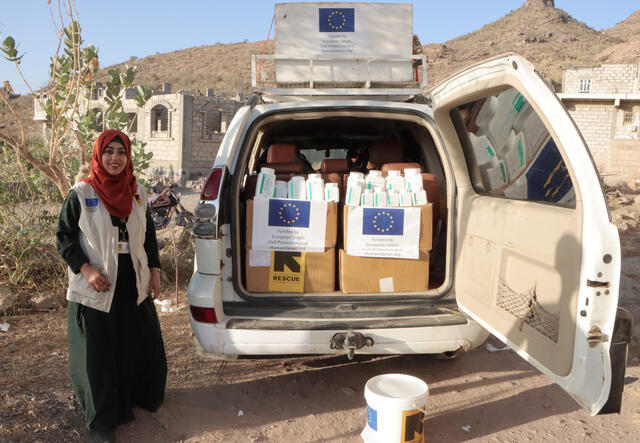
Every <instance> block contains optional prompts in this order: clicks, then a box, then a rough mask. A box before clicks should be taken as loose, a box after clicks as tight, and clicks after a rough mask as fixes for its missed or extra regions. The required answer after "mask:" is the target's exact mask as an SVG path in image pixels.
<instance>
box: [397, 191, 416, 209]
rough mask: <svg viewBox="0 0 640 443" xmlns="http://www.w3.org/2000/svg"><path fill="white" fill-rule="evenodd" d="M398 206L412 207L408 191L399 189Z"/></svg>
mask: <svg viewBox="0 0 640 443" xmlns="http://www.w3.org/2000/svg"><path fill="white" fill-rule="evenodd" d="M398 199H399V202H398V204H399V205H400V206H413V196H412V195H411V191H409V190H408V189H401V190H400V191H398Z"/></svg>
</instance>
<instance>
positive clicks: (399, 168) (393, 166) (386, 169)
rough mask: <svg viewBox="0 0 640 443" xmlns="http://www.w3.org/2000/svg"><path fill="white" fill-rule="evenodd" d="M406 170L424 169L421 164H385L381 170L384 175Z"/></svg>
mask: <svg viewBox="0 0 640 443" xmlns="http://www.w3.org/2000/svg"><path fill="white" fill-rule="evenodd" d="M406 168H418V169H422V166H420V163H385V164H384V165H382V167H381V168H380V170H381V171H382V173H383V174H386V173H387V172H389V171H403V170H404V169H406Z"/></svg>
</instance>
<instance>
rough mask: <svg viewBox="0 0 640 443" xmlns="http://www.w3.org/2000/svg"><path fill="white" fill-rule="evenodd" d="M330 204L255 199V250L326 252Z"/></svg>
mask: <svg viewBox="0 0 640 443" xmlns="http://www.w3.org/2000/svg"><path fill="white" fill-rule="evenodd" d="M326 226H327V202H326V201H321V200H313V201H308V200H290V199H275V198H270V199H267V198H256V199H255V200H254V203H253V231H252V234H251V237H252V248H253V249H256V250H259V251H303V252H323V251H324V243H325V241H324V240H325V233H326V232H325V231H326Z"/></svg>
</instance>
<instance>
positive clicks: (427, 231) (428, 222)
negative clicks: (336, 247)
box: [342, 203, 433, 251]
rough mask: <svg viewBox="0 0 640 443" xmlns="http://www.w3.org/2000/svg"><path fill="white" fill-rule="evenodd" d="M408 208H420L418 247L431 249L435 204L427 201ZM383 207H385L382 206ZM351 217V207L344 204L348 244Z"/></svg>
mask: <svg viewBox="0 0 640 443" xmlns="http://www.w3.org/2000/svg"><path fill="white" fill-rule="evenodd" d="M403 207H405V206H391V207H390V209H400V208H403ZM406 208H420V241H419V243H418V249H425V250H427V251H430V250H431V248H432V247H433V204H432V203H427V204H426V205H421V206H406ZM381 209H383V208H381ZM348 217H349V208H348V207H347V206H343V208H342V223H343V233H342V237H343V238H342V241H343V242H344V243H343V245H345V246H346V244H347V219H348Z"/></svg>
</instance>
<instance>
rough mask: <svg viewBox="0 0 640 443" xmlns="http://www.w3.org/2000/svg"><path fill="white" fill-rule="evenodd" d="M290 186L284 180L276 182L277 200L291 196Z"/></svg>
mask: <svg viewBox="0 0 640 443" xmlns="http://www.w3.org/2000/svg"><path fill="white" fill-rule="evenodd" d="M288 188H289V184H288V183H287V182H286V181H283V180H276V193H275V197H276V198H287V197H288V196H289V189H288Z"/></svg>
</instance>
